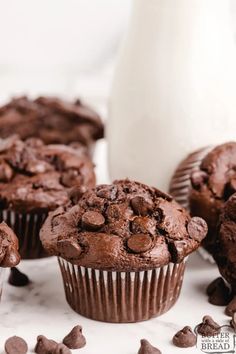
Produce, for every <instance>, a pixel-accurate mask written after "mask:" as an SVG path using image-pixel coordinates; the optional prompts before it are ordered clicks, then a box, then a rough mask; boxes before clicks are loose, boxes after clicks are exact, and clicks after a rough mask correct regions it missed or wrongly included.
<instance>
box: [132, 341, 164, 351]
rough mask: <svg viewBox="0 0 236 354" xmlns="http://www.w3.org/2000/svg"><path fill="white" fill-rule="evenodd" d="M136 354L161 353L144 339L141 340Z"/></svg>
mask: <svg viewBox="0 0 236 354" xmlns="http://www.w3.org/2000/svg"><path fill="white" fill-rule="evenodd" d="M140 343H141V346H140V349H139V351H138V354H161V351H160V350H159V349H157V348H155V347H153V346H152V345H151V344H150V343H149V342H148V341H147V340H146V339H141V341H140Z"/></svg>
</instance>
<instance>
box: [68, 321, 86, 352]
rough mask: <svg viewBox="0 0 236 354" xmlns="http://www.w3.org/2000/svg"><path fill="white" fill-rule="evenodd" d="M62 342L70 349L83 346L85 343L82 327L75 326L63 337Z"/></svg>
mask: <svg viewBox="0 0 236 354" xmlns="http://www.w3.org/2000/svg"><path fill="white" fill-rule="evenodd" d="M63 343H64V344H65V345H66V346H67V347H68V348H70V349H79V348H83V347H84V346H85V344H86V339H85V337H84V335H83V334H82V327H81V326H75V327H74V328H73V329H72V330H71V331H70V333H69V334H67V336H66V337H65V338H64V339H63Z"/></svg>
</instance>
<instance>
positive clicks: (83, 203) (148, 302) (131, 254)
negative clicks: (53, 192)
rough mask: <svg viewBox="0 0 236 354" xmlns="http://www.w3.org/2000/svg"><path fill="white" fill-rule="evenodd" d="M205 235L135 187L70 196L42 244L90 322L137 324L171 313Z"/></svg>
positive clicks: (166, 202) (149, 191)
mask: <svg viewBox="0 0 236 354" xmlns="http://www.w3.org/2000/svg"><path fill="white" fill-rule="evenodd" d="M206 233H207V225H206V223H205V221H204V220H202V219H201V218H198V217H195V218H191V217H190V216H189V214H188V212H187V211H186V210H185V209H183V208H181V207H180V205H179V204H177V203H176V202H175V201H174V200H173V199H172V197H170V196H169V195H167V194H164V193H162V192H160V191H159V190H157V189H155V188H152V187H148V186H146V185H144V184H141V183H138V182H133V181H129V180H121V181H116V182H114V183H113V184H112V185H99V186H97V187H96V188H94V189H91V190H89V191H87V192H86V193H84V194H83V195H82V196H80V192H79V195H78V196H77V195H76V190H75V191H74V193H73V195H72V196H71V204H70V205H67V206H62V207H60V208H58V209H57V210H55V211H54V212H52V213H50V214H49V216H48V218H47V220H46V221H45V223H44V225H43V227H42V229H41V232H40V238H41V241H42V243H43V246H44V247H45V249H46V250H47V251H48V252H49V254H51V255H57V256H58V257H59V264H60V268H61V272H62V276H63V280H64V286H65V292H66V298H67V301H68V302H69V304H70V305H71V306H72V308H73V309H74V310H75V311H77V312H79V313H81V314H82V315H84V316H87V317H90V318H93V319H96V320H101V321H108V322H135V321H141V320H145V319H148V318H151V317H153V316H157V315H160V314H161V313H163V312H165V311H167V310H168V309H169V308H170V307H171V306H172V305H173V304H174V303H175V302H176V300H177V298H178V296H179V292H180V289H181V284H182V278H183V273H184V268H185V260H186V257H187V256H188V255H189V254H190V253H191V252H193V251H194V250H195V249H197V248H198V246H199V245H200V243H201V241H202V239H203V238H204V237H205V235H206Z"/></svg>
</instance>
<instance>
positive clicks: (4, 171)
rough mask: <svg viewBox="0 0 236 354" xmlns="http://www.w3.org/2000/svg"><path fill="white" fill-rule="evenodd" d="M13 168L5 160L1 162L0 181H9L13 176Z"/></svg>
mask: <svg viewBox="0 0 236 354" xmlns="http://www.w3.org/2000/svg"><path fill="white" fill-rule="evenodd" d="M13 174H14V173H13V170H12V168H11V167H10V166H9V165H8V164H7V163H6V162H4V161H1V162H0V181H1V182H9V181H10V180H11V179H12V177H13Z"/></svg>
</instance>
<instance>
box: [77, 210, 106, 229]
mask: <svg viewBox="0 0 236 354" xmlns="http://www.w3.org/2000/svg"><path fill="white" fill-rule="evenodd" d="M104 223H105V219H104V217H103V215H102V214H100V213H98V212H97V211H86V213H84V214H83V216H82V226H83V227H84V228H85V229H87V230H98V229H100V228H101V227H102V226H103V225H104Z"/></svg>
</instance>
